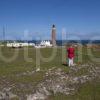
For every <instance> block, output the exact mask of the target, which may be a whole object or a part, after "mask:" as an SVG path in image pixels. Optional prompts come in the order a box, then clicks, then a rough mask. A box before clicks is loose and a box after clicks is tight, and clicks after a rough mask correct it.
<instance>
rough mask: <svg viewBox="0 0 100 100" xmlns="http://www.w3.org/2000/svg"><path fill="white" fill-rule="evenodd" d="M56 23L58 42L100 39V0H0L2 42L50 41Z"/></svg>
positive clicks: (0, 33) (0, 37) (0, 36)
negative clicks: (69, 39)
mask: <svg viewBox="0 0 100 100" xmlns="http://www.w3.org/2000/svg"><path fill="white" fill-rule="evenodd" d="M53 24H55V25H56V31H57V39H61V37H64V38H65V37H66V38H68V37H69V38H71V39H75V38H80V39H90V38H91V39H100V0H0V39H3V32H2V31H3V27H5V38H6V39H38V38H41V39H49V38H50V37H51V28H52V25H53ZM63 30H64V33H63ZM62 35H64V36H62ZM66 38H65V39H66Z"/></svg>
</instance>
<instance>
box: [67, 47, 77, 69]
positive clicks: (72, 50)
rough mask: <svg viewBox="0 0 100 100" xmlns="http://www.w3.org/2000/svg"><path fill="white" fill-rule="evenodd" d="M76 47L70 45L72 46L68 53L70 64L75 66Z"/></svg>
mask: <svg viewBox="0 0 100 100" xmlns="http://www.w3.org/2000/svg"><path fill="white" fill-rule="evenodd" d="M74 52H75V49H74V47H73V46H72V45H70V47H69V48H68V49H67V53H68V65H69V67H70V66H74V63H73V62H74V56H75V54H74Z"/></svg>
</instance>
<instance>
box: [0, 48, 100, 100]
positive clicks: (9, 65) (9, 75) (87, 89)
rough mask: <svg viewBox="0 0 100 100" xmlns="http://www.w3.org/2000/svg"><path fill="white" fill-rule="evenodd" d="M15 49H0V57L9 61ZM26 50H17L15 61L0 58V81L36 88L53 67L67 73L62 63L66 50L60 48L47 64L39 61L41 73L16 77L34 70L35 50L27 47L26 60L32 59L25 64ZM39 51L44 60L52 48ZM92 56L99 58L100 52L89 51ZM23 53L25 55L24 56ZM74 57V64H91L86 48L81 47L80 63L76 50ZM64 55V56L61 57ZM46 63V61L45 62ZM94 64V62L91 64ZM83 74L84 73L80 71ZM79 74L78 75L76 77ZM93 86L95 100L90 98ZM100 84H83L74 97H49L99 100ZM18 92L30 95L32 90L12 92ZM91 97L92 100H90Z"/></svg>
mask: <svg viewBox="0 0 100 100" xmlns="http://www.w3.org/2000/svg"><path fill="white" fill-rule="evenodd" d="M16 50H17V49H14V48H7V47H0V52H1V54H0V55H3V56H4V57H6V58H7V59H10V58H11V57H12V56H13V55H14V53H15V51H16ZM25 50H27V48H19V49H18V55H17V57H16V59H14V60H13V61H12V62H5V61H3V59H2V57H1V56H0V81H2V80H4V79H5V80H6V81H9V83H10V84H13V83H14V84H16V85H19V84H32V85H33V87H34V86H36V84H37V83H39V82H40V81H42V80H43V76H44V74H45V72H46V71H47V70H48V69H50V68H53V67H56V68H62V69H64V70H65V71H68V70H69V68H68V67H67V66H65V65H64V64H63V63H66V55H67V54H66V48H63V50H62V48H61V47H58V48H57V52H56V54H55V57H54V58H53V59H52V60H51V61H49V62H43V60H41V62H40V68H41V71H40V72H37V73H35V74H34V75H29V76H21V77H17V76H16V74H21V73H24V72H27V71H33V70H35V69H36V49H35V48H32V47H29V48H28V59H30V58H31V59H32V61H31V62H27V61H26V60H25V59H24V55H25V54H27V51H25ZM40 51H41V55H42V56H43V57H45V58H48V57H50V56H51V54H52V52H53V49H52V48H44V49H40ZM91 51H92V53H93V55H94V56H95V57H96V58H99V57H100V52H99V51H96V50H91ZM24 53H25V54H24ZM75 54H76V57H75V63H76V64H82V63H88V62H92V61H91V59H90V57H89V55H88V52H87V48H86V47H83V48H82V52H81V53H80V55H81V56H82V62H79V61H78V52H77V50H76V52H75ZM62 55H64V56H62ZM45 61H46V60H45ZM93 63H95V62H93ZM82 72H84V71H82ZM80 74H81V71H80V73H78V75H80ZM94 83H95V84H96V85H95V93H96V97H95V98H96V99H93V97H92V93H93V92H94V90H93V86H94ZM99 83H100V82H97V83H96V82H92V83H87V84H85V85H84V86H83V87H81V88H80V90H79V91H78V93H77V94H76V95H74V96H65V95H63V94H57V95H55V96H52V97H50V99H51V100H100V96H99V93H100V89H99V88H100V85H99ZM4 84H5V83H4ZM1 86H2V84H0V87H1ZM17 91H19V92H20V93H21V92H23V91H24V92H29V93H31V91H32V89H31V90H30V89H29V88H28V89H27V90H26V89H23V90H20V89H19V88H18V89H17V90H16V89H15V90H14V92H17ZM91 97H92V98H91Z"/></svg>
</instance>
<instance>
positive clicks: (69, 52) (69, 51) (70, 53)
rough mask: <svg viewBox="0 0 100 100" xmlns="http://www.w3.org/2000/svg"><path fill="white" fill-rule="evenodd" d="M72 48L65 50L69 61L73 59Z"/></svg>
mask: <svg viewBox="0 0 100 100" xmlns="http://www.w3.org/2000/svg"><path fill="white" fill-rule="evenodd" d="M74 51H75V50H74V48H68V49H67V52H68V58H70V59H72V58H74V56H75V55H74Z"/></svg>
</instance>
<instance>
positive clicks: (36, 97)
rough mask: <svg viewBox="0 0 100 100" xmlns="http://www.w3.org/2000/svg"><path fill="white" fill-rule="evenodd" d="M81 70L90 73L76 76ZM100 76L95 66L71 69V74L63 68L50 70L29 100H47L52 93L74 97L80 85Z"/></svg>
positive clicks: (99, 69)
mask: <svg viewBox="0 0 100 100" xmlns="http://www.w3.org/2000/svg"><path fill="white" fill-rule="evenodd" d="M81 69H86V70H87V71H88V72H87V73H84V74H83V75H80V76H75V74H76V73H78V71H80V70H81ZM73 73H74V75H73ZM99 74H100V68H99V67H97V66H95V65H94V64H87V65H86V64H84V65H81V66H74V67H71V68H70V71H69V73H66V72H65V71H63V70H62V69H61V68H58V69H54V70H49V71H48V72H47V73H46V74H45V80H43V82H42V83H39V84H38V85H37V87H36V90H34V94H32V95H29V96H28V97H27V100H46V99H47V98H48V96H49V95H52V93H53V94H56V93H63V94H65V95H69V94H70V95H73V94H75V93H76V92H77V90H78V88H79V87H80V85H82V84H84V83H86V82H88V81H92V80H93V79H95V78H96V77H99Z"/></svg>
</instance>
